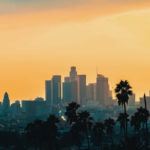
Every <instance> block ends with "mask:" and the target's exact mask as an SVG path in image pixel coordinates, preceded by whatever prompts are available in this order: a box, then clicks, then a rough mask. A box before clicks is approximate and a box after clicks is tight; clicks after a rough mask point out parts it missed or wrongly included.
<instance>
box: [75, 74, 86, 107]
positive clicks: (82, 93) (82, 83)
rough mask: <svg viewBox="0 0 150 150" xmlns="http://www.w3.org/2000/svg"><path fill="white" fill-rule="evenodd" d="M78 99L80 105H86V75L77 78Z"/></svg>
mask: <svg viewBox="0 0 150 150" xmlns="http://www.w3.org/2000/svg"><path fill="white" fill-rule="evenodd" d="M77 86H78V87H77V89H78V92H77V94H78V99H77V102H78V103H79V104H80V105H84V104H86V75H78V77H77Z"/></svg>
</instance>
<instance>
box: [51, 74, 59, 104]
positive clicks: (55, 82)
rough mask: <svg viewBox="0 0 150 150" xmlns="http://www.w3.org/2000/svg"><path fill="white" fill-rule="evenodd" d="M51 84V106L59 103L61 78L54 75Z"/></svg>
mask: <svg viewBox="0 0 150 150" xmlns="http://www.w3.org/2000/svg"><path fill="white" fill-rule="evenodd" d="M51 82H52V83H51V91H52V93H51V94H52V95H51V96H52V97H51V98H52V105H56V104H58V103H59V102H60V101H61V76H60V75H54V76H53V77H52V80H51Z"/></svg>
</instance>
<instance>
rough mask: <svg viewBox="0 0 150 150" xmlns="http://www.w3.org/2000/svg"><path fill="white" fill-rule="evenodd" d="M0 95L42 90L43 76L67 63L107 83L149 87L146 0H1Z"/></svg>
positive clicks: (143, 89)
mask: <svg viewBox="0 0 150 150" xmlns="http://www.w3.org/2000/svg"><path fill="white" fill-rule="evenodd" d="M0 41H1V42H0V70H1V71H0V72H1V74H0V99H2V95H3V93H4V91H8V92H9V94H10V97H11V98H12V100H14V99H28V98H29V99H30V98H31V99H32V98H34V97H36V96H44V81H45V80H46V79H50V78H51V76H52V75H53V74H62V75H63V76H64V75H67V74H68V72H69V69H70V66H71V65H76V66H77V69H78V72H79V73H82V74H83V73H85V74H87V75H88V78H87V79H88V82H95V78H96V68H98V72H99V73H101V74H104V75H106V76H108V77H109V78H110V83H111V88H112V89H113V88H114V87H115V84H116V83H117V82H119V80H120V79H127V80H129V81H130V83H131V85H132V86H133V89H134V91H135V92H136V93H137V95H138V96H141V95H142V94H143V92H146V93H148V91H149V89H150V70H149V68H150V2H149V0H145V1H144V0H30V1H29V0H0Z"/></svg>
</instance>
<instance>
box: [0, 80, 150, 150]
mask: <svg viewBox="0 0 150 150" xmlns="http://www.w3.org/2000/svg"><path fill="white" fill-rule="evenodd" d="M115 93H116V97H117V99H118V104H119V105H121V107H122V108H123V111H122V112H121V113H120V114H118V118H117V119H116V120H114V119H113V118H108V119H106V120H104V121H95V120H94V119H93V118H92V117H91V115H90V113H89V112H88V111H85V110H84V111H82V110H80V109H79V108H80V106H79V105H78V104H77V103H75V102H72V103H70V104H68V106H67V107H66V112H65V118H66V119H65V118H59V117H56V116H55V115H50V116H49V117H48V118H47V120H45V121H43V120H35V121H34V122H32V123H30V124H28V125H27V127H26V128H25V131H24V132H23V133H22V134H20V133H16V132H14V133H13V132H9V131H7V132H6V131H5V132H2V131H1V132H0V146H1V147H2V149H6V150H9V149H13V150H148V149H150V144H149V131H148V119H149V111H148V110H147V105H146V97H145V96H144V99H145V107H140V108H137V111H136V112H135V113H134V114H133V115H132V116H129V115H128V113H127V104H128V100H129V96H131V95H132V88H131V86H130V85H129V83H128V82H127V81H120V83H119V84H117V86H116V89H115ZM117 124H119V126H120V127H119V128H117Z"/></svg>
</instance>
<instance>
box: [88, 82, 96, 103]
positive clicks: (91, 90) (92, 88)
mask: <svg viewBox="0 0 150 150" xmlns="http://www.w3.org/2000/svg"><path fill="white" fill-rule="evenodd" d="M86 97H87V101H95V100H96V84H95V83H90V84H88V85H87V88H86Z"/></svg>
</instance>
